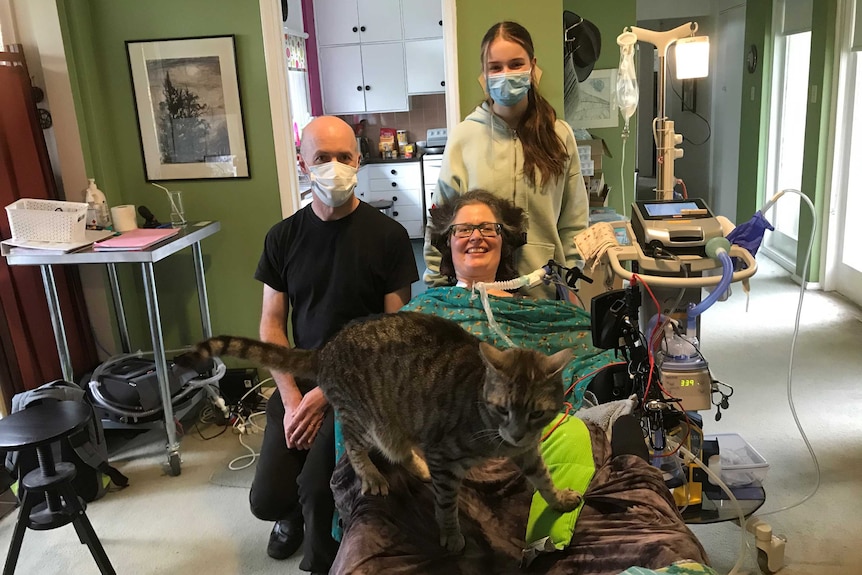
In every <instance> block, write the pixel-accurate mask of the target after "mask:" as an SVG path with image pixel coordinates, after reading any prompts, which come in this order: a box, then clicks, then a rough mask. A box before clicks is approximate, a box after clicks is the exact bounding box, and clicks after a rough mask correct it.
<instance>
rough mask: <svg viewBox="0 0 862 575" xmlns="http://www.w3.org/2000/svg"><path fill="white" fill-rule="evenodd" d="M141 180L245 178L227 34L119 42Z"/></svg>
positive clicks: (236, 89) (232, 52)
mask: <svg viewBox="0 0 862 575" xmlns="http://www.w3.org/2000/svg"><path fill="white" fill-rule="evenodd" d="M126 52H127V54H128V57H129V70H130V72H131V76H132V91H133V93H134V96H135V110H136V113H137V118H138V129H139V131H140V136H141V151H142V153H143V157H144V168H145V172H146V177H147V181H154V180H192V179H209V178H247V177H249V172H248V157H247V155H246V147H245V133H244V131H243V122H242V106H241V105H240V97H239V79H238V77H237V71H236V51H235V49H234V37H233V36H210V37H202V38H172V39H165V40H135V41H127V42H126Z"/></svg>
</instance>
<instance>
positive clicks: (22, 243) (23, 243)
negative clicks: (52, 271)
mask: <svg viewBox="0 0 862 575" xmlns="http://www.w3.org/2000/svg"><path fill="white" fill-rule="evenodd" d="M112 235H114V232H112V231H110V230H86V232H85V235H84V241H81V242H40V241H36V240H16V239H14V238H12V239H8V240H3V242H2V243H3V254H4V255H6V254H30V255H40V254H41V255H58V254H65V253H69V252H74V251H78V250H80V249H83V248H86V247H87V246H89V245H90V244H92V243H93V242H97V241H99V240H103V239H105V238H109V237H111V236H112Z"/></svg>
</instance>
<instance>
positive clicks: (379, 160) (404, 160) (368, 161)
mask: <svg viewBox="0 0 862 575" xmlns="http://www.w3.org/2000/svg"><path fill="white" fill-rule="evenodd" d="M421 159H422V156H421V155H418V156H413V157H412V158H368V159H365V160H362V161H361V162H360V166H364V165H366V164H390V163H391V164H406V163H408V162H418V161H419V160H421Z"/></svg>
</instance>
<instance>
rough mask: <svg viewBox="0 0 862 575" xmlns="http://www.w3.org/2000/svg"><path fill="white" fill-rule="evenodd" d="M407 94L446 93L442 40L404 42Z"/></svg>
mask: <svg viewBox="0 0 862 575" xmlns="http://www.w3.org/2000/svg"><path fill="white" fill-rule="evenodd" d="M404 53H405V56H406V61H407V93H408V94H442V93H444V92H445V91H446V69H445V67H444V60H443V53H444V47H443V38H438V39H435V40H411V41H409V42H404Z"/></svg>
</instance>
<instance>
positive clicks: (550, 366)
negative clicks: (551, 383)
mask: <svg viewBox="0 0 862 575" xmlns="http://www.w3.org/2000/svg"><path fill="white" fill-rule="evenodd" d="M574 355H575V352H574V350H572V348H569V347H567V348H566V349H563V350H560V351H558V352H557V353H555V354H554V355H551V356H548V358H547V359H546V360H545V368H546V369H547V372H548V377H549V378H550V377H554V376H555V375H557V374H558V373H559V372H561V371H563V369H565V367H566V366H567V365H569V362H570V361H572V358H573V357H574Z"/></svg>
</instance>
